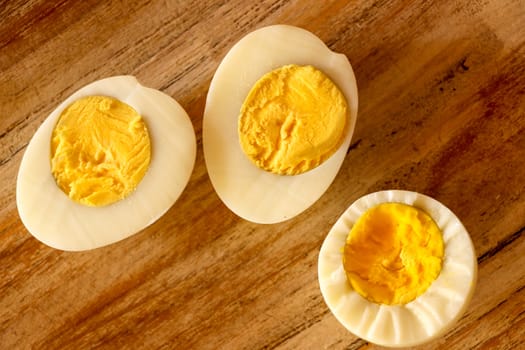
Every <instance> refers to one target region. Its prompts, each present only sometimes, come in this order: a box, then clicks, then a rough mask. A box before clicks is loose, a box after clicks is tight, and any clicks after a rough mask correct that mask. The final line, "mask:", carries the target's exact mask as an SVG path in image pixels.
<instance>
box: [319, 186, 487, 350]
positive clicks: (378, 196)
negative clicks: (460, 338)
mask: <svg viewBox="0 0 525 350" xmlns="http://www.w3.org/2000/svg"><path fill="white" fill-rule="evenodd" d="M385 202H397V203H405V204H408V205H412V206H415V207H417V208H419V209H422V210H423V211H425V212H427V213H428V214H429V215H430V216H431V217H432V218H433V219H434V221H435V222H436V223H437V225H438V227H439V228H440V229H441V232H442V233H443V242H444V259H443V266H442V269H441V272H440V274H439V276H438V278H437V279H436V280H435V281H434V282H433V283H432V284H431V285H430V286H429V288H428V289H427V290H426V291H425V292H424V293H423V294H421V295H420V296H418V297H417V298H416V299H415V300H413V301H412V302H410V303H407V304H405V305H379V304H376V303H373V302H370V301H368V300H367V299H365V298H363V297H362V296H361V295H360V294H358V293H357V292H356V291H355V290H353V289H352V287H351V285H350V283H349V282H348V280H347V277H346V274H345V270H344V268H343V248H344V246H345V242H346V238H347V237H348V233H349V232H350V230H351V229H352V226H353V225H354V224H355V222H356V221H357V219H358V218H359V217H360V216H361V215H362V214H364V212H365V211H366V210H367V209H369V208H371V207H373V206H375V205H378V204H380V203H385ZM318 278H319V285H320V288H321V293H322V295H323V297H324V300H325V302H326V304H327V305H328V307H329V309H330V310H331V311H332V313H333V314H334V316H335V317H336V318H337V320H338V321H339V322H340V323H341V324H342V325H343V326H345V327H346V328H347V329H348V330H349V331H350V332H352V333H353V334H355V335H356V336H358V337H360V338H363V339H365V340H367V341H370V342H372V343H375V344H378V345H383V346H390V347H405V346H414V345H419V344H422V343H425V342H428V341H430V340H432V339H435V338H437V337H439V336H440V335H442V334H443V333H444V332H446V331H447V330H448V329H449V328H450V327H451V326H452V325H453V324H454V323H455V322H456V321H457V320H458V319H459V318H460V317H461V316H462V314H463V313H464V312H465V309H466V307H467V305H468V303H469V301H470V299H471V297H472V294H473V292H474V288H475V285H476V278H477V259H476V254H475V252H474V247H473V245H472V241H471V240H470V236H469V234H468V232H467V230H466V229H465V227H464V226H463V225H462V223H461V222H460V221H459V219H458V218H457V217H456V216H455V215H454V214H453V213H452V212H451V211H450V210H449V209H448V208H446V207H445V206H444V205H443V204H441V203H440V202H438V201H437V200H435V199H433V198H431V197H428V196H425V195H423V194H420V193H416V192H410V191H397V190H390V191H380V192H375V193H371V194H369V195H366V196H364V197H361V198H360V199H358V200H357V201H355V202H354V203H353V204H352V205H351V206H350V207H349V208H348V209H347V210H346V211H345V212H344V213H343V214H342V215H341V217H340V218H339V220H337V222H336V223H335V225H334V226H333V227H332V229H331V230H330V232H329V233H328V235H327V237H326V239H325V241H324V242H323V245H322V246H321V250H320V252H319V260H318Z"/></svg>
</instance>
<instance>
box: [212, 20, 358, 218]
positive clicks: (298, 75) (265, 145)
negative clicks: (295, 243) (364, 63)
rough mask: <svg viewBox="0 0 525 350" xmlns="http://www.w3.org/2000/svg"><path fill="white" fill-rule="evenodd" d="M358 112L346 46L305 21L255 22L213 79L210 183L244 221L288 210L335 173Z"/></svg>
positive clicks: (286, 214)
mask: <svg viewBox="0 0 525 350" xmlns="http://www.w3.org/2000/svg"><path fill="white" fill-rule="evenodd" d="M356 117H357V86H356V80H355V77H354V73H353V71H352V67H351V65H350V63H349V61H348V59H347V58H346V56H345V55H343V54H339V53H335V52H333V51H331V50H330V49H329V48H328V47H327V46H326V45H325V44H324V43H323V42H322V41H321V39H319V38H318V37H317V36H315V35H314V34H312V33H310V32H308V31H306V30H304V29H301V28H298V27H294V26H289V25H273V26H269V27H264V28H260V29H258V30H255V31H253V32H251V33H249V34H248V35H246V36H245V37H243V38H242V39H241V40H240V41H239V42H237V43H236V44H235V45H234V46H233V47H232V48H231V50H230V51H229V52H228V53H227V55H226V56H225V57H224V59H223V60H222V62H221V63H220V65H219V67H218V68H217V71H216V72H215V75H214V77H213V79H212V81H211V84H210V88H209V91H208V95H207V99H206V107H205V110H204V119H203V147H204V156H205V161H206V166H207V169H208V173H209V176H210V179H211V182H212V184H213V186H214V188H215V190H216V192H217V194H218V195H219V197H220V198H221V200H222V201H223V202H224V203H225V204H226V205H227V206H228V207H229V208H230V209H231V210H232V211H233V212H234V213H236V214H237V215H239V216H240V217H242V218H244V219H246V220H249V221H252V222H256V223H263V224H269V223H277V222H281V221H284V220H287V219H290V218H292V217H294V216H295V215H298V214H299V213H301V212H302V211H304V210H305V209H307V208H308V207H309V206H310V205H312V204H313V203H314V202H315V201H316V200H317V199H318V198H319V197H320V196H321V195H322V194H323V193H324V192H325V191H326V190H327V188H328V186H329V185H330V184H331V183H332V181H333V180H334V178H335V176H336V175H337V172H338V171H339V168H340V167H341V164H342V162H343V160H344V158H345V155H346V152H347V149H348V146H349V144H350V140H351V137H352V133H353V130H354V125H355V121H356Z"/></svg>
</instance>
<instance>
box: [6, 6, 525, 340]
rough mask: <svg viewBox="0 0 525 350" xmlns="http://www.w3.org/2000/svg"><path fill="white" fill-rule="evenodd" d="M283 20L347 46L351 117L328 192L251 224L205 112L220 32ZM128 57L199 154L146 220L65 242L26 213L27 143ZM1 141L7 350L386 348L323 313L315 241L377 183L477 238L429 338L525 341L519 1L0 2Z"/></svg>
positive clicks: (226, 36)
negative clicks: (428, 203) (179, 117)
mask: <svg viewBox="0 0 525 350" xmlns="http://www.w3.org/2000/svg"><path fill="white" fill-rule="evenodd" d="M276 23H287V24H293V25H297V26H300V27H303V28H305V29H308V30H310V31H312V32H313V33H315V34H316V35H318V36H319V37H320V38H321V39H323V40H324V41H325V42H326V43H327V45H328V46H329V47H330V48H331V49H333V50H335V51H338V52H342V53H344V54H346V55H347V57H348V58H349V59H350V61H351V63H352V65H353V67H354V70H355V74H356V77H357V82H358V86H359V97H360V100H359V116H358V120H357V125H356V131H355V134H354V137H353V140H352V144H351V147H350V151H349V153H348V156H347V158H346V159H345V162H344V163H343V166H342V168H341V171H340V172H339V174H338V176H337V177H336V179H335V181H334V183H333V184H332V186H331V187H330V188H329V189H328V191H327V192H326V193H325V194H324V195H323V196H322V197H321V198H320V199H319V200H318V201H317V202H316V203H315V204H314V205H313V206H312V207H311V208H309V209H308V210H307V211H306V212H304V213H303V214H301V215H299V216H297V217H295V218H293V219H292V220H289V221H287V222H284V223H280V224H275V225H256V224H252V223H249V222H246V221H244V220H242V219H240V218H238V217H237V216H236V215H234V214H233V213H232V212H231V211H229V210H228V209H227V208H226V207H225V206H224V204H222V202H221V201H220V199H219V198H218V197H217V195H216V193H215V191H214V190H213V187H212V185H211V183H210V180H209V177H208V174H207V172H206V167H205V162H204V157H203V152H202V136H201V135H202V112H203V109H204V104H205V98H206V93H207V89H208V86H209V83H210V80H211V78H212V76H213V73H214V71H215V69H216V68H217V65H218V64H219V62H220V60H221V59H222V58H223V57H224V55H225V54H226V52H227V51H228V49H229V48H230V47H231V46H232V45H233V44H234V43H235V42H236V41H237V40H239V39H240V38H241V37H242V36H243V35H245V34H246V33H248V32H249V31H251V30H253V29H256V28H259V27H262V26H265V25H270V24H276ZM119 74H132V75H135V76H137V78H138V79H139V80H140V81H141V82H142V83H143V84H144V85H146V86H150V87H154V88H157V89H159V90H162V91H164V92H165V93H167V94H169V95H171V96H173V97H174V98H175V99H177V100H178V101H179V102H180V103H181V105H182V106H183V107H184V108H185V109H186V110H187V111H188V113H189V115H190V117H191V120H192V123H193V125H194V128H195V131H196V135H197V142H198V149H197V160H196V164H195V169H194V171H193V174H192V177H191V179H190V182H189V184H188V186H187V187H186V189H185V191H184V193H183V194H182V196H181V198H180V199H179V200H178V201H177V202H176V203H175V205H174V206H173V207H172V208H171V209H170V210H169V211H168V212H167V213H166V215H164V216H163V217H162V218H161V219H160V220H158V221H157V222H156V223H155V224H153V225H152V226H150V227H149V228H147V229H145V230H143V231H142V232H139V233H138V234H136V235H135V236H133V237H131V238H129V239H127V240H125V241H122V242H119V243H117V244H114V245H111V246H108V247H105V248H101V249H97V250H94V251H89V252H82V253H66V252H61V251H57V250H53V249H51V248H48V247H47V246H45V245H43V244H41V243H39V242H38V241H37V240H36V239H34V238H33V237H32V236H31V235H30V234H29V233H28V232H27V230H26V229H25V228H24V226H23V225H22V223H21V221H20V219H19V217H18V213H17V209H16V202H15V185H16V174H17V171H18V167H19V164H20V161H21V158H22V155H23V152H24V149H25V147H26V146H27V143H28V142H29V140H30V139H31V136H32V135H33V133H34V132H35V131H36V129H37V127H38V126H39V125H40V123H42V121H43V120H44V119H45V118H46V117H47V115H48V114H49V113H50V112H51V111H52V110H53V109H54V108H55V107H56V106H57V105H58V103H59V102H60V101H62V100H63V99H65V98H66V97H67V96H68V95H70V94H71V93H72V92H74V91H75V90H77V89H78V88H80V87H82V86H83V85H85V84H87V83H89V82H92V81H94V80H97V79H100V78H104V77H108V76H112V75H119ZM0 150H1V152H0V183H1V185H2V193H1V195H0V218H1V221H0V266H1V270H0V277H1V278H0V349H29V348H34V349H67V348H71V349H88V348H99V347H100V348H108V349H116V348H122V349H158V348H161V349H378V348H379V347H377V346H374V345H372V344H367V343H366V342H365V341H363V340H360V339H358V338H356V337H354V336H353V335H351V334H350V333H348V332H347V331H346V330H345V329H344V328H343V327H342V326H341V325H339V324H338V322H337V321H336V320H335V318H334V317H333V316H332V314H331V313H330V312H329V311H328V309H327V307H326V305H325V303H324V301H323V299H322V297H321V293H320V291H319V286H318V283H317V257H318V253H319V248H320V246H321V243H322V241H323V239H324V237H325V235H326V234H327V232H328V231H329V229H330V228H331V226H332V225H333V224H334V223H335V221H336V219H337V218H338V217H339V215H341V213H342V212H343V211H344V210H345V209H346V208H347V207H348V206H349V205H350V204H351V203H352V202H353V201H354V200H355V199H357V198H358V197H360V196H362V195H365V194H367V193H370V192H373V191H376V190H382V189H407V190H414V191H418V192H422V193H424V194H427V195H430V196H432V197H434V198H436V199H438V200H439V201H441V202H443V203H444V204H445V205H447V206H448V207H449V208H450V209H452V210H453V211H454V212H455V213H456V215H457V216H458V217H459V218H460V219H461V220H462V221H463V223H464V225H465V226H466V228H467V229H468V231H469V232H470V234H471V237H472V240H473V242H474V245H475V248H476V251H477V256H478V262H479V279H478V286H477V289H476V292H475V295H474V298H473V300H472V302H471V304H470V306H469V308H468V310H467V312H466V314H465V315H464V317H463V318H461V320H459V322H458V323H457V324H456V326H455V327H454V328H453V329H452V330H451V331H450V332H449V333H447V334H446V335H445V336H444V337H442V338H440V339H438V340H436V341H434V342H432V343H430V344H429V345H428V346H423V347H422V348H425V349H426V348H428V349H442V348H446V349H469V348H476V349H518V348H520V347H519V344H521V343H522V342H523V341H524V340H525V289H524V286H525V234H524V231H525V164H524V162H525V2H524V1H523V0H514V1H512V0H461V1H460V0H457V1H409V0H391V1H388V0H378V1H373V0H363V1H348V2H345V1H326V2H324V1H314V0H309V1H240V0H239V1H179V2H175V1H155V0H151V1H113V2H111V1H108V2H105V1H94V0H87V1H76V2H73V1H71V2H67V1H56V2H50V1H43V0H42V1H37V0H30V1H7V2H5V1H3V2H1V4H0ZM42 205H46V203H42ZM521 346H523V345H521Z"/></svg>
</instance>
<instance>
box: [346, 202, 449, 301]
mask: <svg viewBox="0 0 525 350" xmlns="http://www.w3.org/2000/svg"><path fill="white" fill-rule="evenodd" d="M442 261H443V237H442V234H441V231H440V229H439V228H438V226H437V225H436V223H435V222H434V220H432V218H431V217H430V216H429V215H428V214H427V213H425V212H424V211H422V210H420V209H418V208H415V207H413V206H409V205H406V204H401V203H383V204H379V205H377V206H375V207H372V208H370V209H368V210H367V211H366V212H365V213H364V214H363V215H362V216H361V217H360V218H359V219H358V220H357V222H356V223H355V225H354V226H353V227H352V229H351V231H350V233H349V235H348V238H347V240H346V244H345V247H344V252H343V265H344V269H345V272H346V276H347V279H348V280H349V282H350V284H351V285H352V287H353V288H354V289H355V290H356V291H357V292H358V293H359V294H361V295H362V296H363V297H365V298H366V299H368V300H369V301H372V302H375V303H379V304H388V305H393V304H406V303H408V302H410V301H412V300H414V299H415V298H416V297H418V296H419V295H421V294H422V293H423V292H425V290H426V289H427V288H428V287H429V286H430V284H431V283H432V282H433V281H434V280H435V279H436V278H437V276H438V275H439V273H440V271H441V266H442Z"/></svg>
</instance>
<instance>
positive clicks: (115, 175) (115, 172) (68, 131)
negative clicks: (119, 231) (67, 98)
mask: <svg viewBox="0 0 525 350" xmlns="http://www.w3.org/2000/svg"><path fill="white" fill-rule="evenodd" d="M150 160H151V143H150V138H149V134H148V130H147V128H146V124H145V123H144V121H143V119H142V117H141V116H140V114H138V112H137V111H135V110H134V109H133V108H132V107H131V106H129V105H127V104H126V103H124V102H122V101H119V100H117V99H114V98H111V97H105V96H88V97H84V98H81V99H79V100H77V101H75V102H73V103H72V104H71V105H69V106H68V107H67V108H66V109H65V110H64V111H63V112H62V114H61V115H60V117H59V119H58V122H57V124H56V126H55V128H54V130H53V134H52V139H51V172H52V173H53V176H54V177H55V180H56V183H57V185H58V187H60V189H61V190H62V191H64V192H65V193H66V194H67V195H68V196H69V197H70V198H71V199H72V200H74V201H76V202H78V203H81V204H84V205H88V206H94V207H98V206H104V205H108V204H111V203H114V202H116V201H119V200H121V199H123V198H125V197H126V196H128V195H129V194H130V193H131V192H132V191H133V190H134V189H135V188H136V187H137V185H138V184H139V182H140V181H141V180H142V178H143V176H144V174H145V173H146V171H147V169H148V167H149V164H150Z"/></svg>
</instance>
